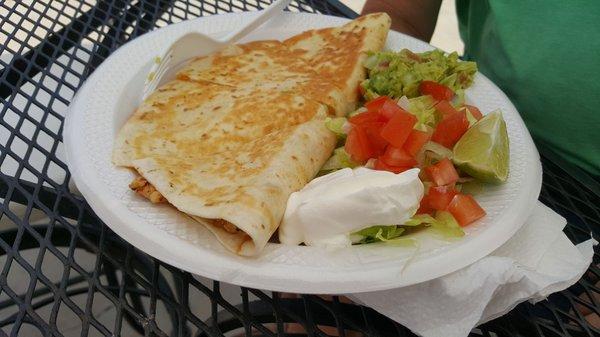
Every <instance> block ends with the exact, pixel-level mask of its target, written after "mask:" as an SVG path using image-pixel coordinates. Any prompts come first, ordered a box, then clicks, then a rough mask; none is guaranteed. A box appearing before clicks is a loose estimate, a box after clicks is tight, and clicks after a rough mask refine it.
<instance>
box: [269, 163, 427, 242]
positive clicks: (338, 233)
mask: <svg viewBox="0 0 600 337" xmlns="http://www.w3.org/2000/svg"><path fill="white" fill-rule="evenodd" d="M422 197H423V183H422V182H421V180H420V179H419V169H411V170H408V171H405V172H402V173H400V174H394V173H392V172H387V171H377V170H372V169H368V168H364V167H359V168H356V169H350V168H345V169H342V170H339V171H336V172H333V173H330V174H328V175H325V176H322V177H319V178H316V179H313V180H312V181H311V182H310V183H308V184H307V185H306V186H305V187H304V188H303V189H302V190H300V191H298V192H294V193H292V195H291V196H290V198H289V199H288V203H287V208H286V210H285V214H284V216H283V221H282V223H281V226H279V241H280V242H281V243H283V244H289V245H298V244H300V243H302V242H304V243H305V244H307V245H309V246H322V247H347V246H350V245H351V244H352V241H351V240H350V234H351V233H354V232H356V231H358V230H361V229H363V228H367V227H370V226H375V225H392V224H401V223H403V222H405V221H406V220H408V219H409V218H410V217H412V216H413V215H414V214H415V212H416V211H417V209H418V208H419V202H420V201H421V198H422Z"/></svg>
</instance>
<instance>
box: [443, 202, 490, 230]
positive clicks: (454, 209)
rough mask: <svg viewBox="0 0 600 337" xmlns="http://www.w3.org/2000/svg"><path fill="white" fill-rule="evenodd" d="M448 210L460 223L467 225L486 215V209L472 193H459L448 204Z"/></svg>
mask: <svg viewBox="0 0 600 337" xmlns="http://www.w3.org/2000/svg"><path fill="white" fill-rule="evenodd" d="M448 211H449V212H450V213H452V215H453V216H454V218H455V219H456V221H458V224H459V225H461V226H463V227H464V226H466V225H468V224H471V223H472V222H473V221H475V220H478V219H481V218H483V217H484V216H485V211H484V210H483V208H481V206H479V204H478V203H477V201H476V200H475V199H474V198H473V197H472V196H470V195H467V194H457V195H455V196H454V198H452V201H451V202H450V204H449V205H448Z"/></svg>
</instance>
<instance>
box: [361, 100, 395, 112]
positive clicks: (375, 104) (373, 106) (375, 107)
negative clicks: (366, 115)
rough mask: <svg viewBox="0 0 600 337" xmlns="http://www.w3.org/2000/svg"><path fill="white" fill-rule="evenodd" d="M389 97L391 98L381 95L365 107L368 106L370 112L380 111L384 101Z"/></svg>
mask: <svg viewBox="0 0 600 337" xmlns="http://www.w3.org/2000/svg"><path fill="white" fill-rule="evenodd" d="M389 99H390V98H389V97H387V96H379V97H377V98H375V99H373V100H370V101H368V102H367V103H365V108H367V110H369V112H377V113H378V112H379V110H380V109H381V107H382V106H383V103H385V102H386V101H387V100H389Z"/></svg>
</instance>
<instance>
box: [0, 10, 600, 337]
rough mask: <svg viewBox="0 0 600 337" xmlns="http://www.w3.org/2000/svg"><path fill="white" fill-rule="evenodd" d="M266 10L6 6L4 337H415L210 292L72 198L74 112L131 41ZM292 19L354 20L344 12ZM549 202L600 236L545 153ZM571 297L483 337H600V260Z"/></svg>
mask: <svg viewBox="0 0 600 337" xmlns="http://www.w3.org/2000/svg"><path fill="white" fill-rule="evenodd" d="M268 3H269V1H257V0H229V1H222V0H210V1H200V0H189V1H175V0H155V1H149V0H106V1H103V0H97V1H94V0H44V1H35V0H29V1H11V0H4V1H0V43H1V46H0V109H1V110H0V217H1V218H0V230H1V231H0V261H1V263H2V271H1V272H0V290H1V292H0V335H11V336H141V335H143V336H304V335H308V336H385V337H389V336H413V334H412V333H410V331H408V330H407V329H406V328H404V327H402V326H401V325H399V324H397V323H394V322H393V321H391V320H389V319H387V318H386V317H384V316H382V315H379V314H378V313H376V312H375V311H373V310H371V309H369V308H365V307H361V306H358V305H354V304H350V303H347V302H346V301H344V300H343V299H340V298H338V297H318V296H308V295H293V296H291V295H288V294H279V293H271V292H266V291H260V290H255V289H245V288H239V287H235V286H232V285H228V284H222V283H219V282H215V281H211V280H207V279H203V278H200V277H196V276H193V275H191V274H189V273H186V272H183V271H181V270H178V269H176V268H174V267H171V266H169V265H166V264H164V263H162V262H160V261H158V260H156V259H154V258H152V257H149V256H148V255H146V254H144V253H142V252H140V251H139V250H137V249H135V248H133V247H132V246H131V245H129V244H128V243H127V242H125V241H123V240H122V239H121V238H119V237H118V236H117V235H115V234H114V233H113V232H112V231H111V230H110V229H109V228H108V227H106V225H104V224H103V223H102V221H101V220H100V219H99V218H98V217H97V216H95V215H94V213H93V211H92V210H91V208H90V206H89V205H88V204H87V203H86V201H85V200H84V199H83V198H82V197H80V196H79V195H78V194H74V193H72V191H73V188H72V186H70V175H69V170H68V168H67V166H66V165H65V162H64V154H63V143H62V136H61V134H62V130H63V121H64V115H65V113H66V108H67V106H68V104H69V102H70V100H71V99H72V97H73V95H74V93H75V92H76V91H77V89H78V87H79V86H80V85H81V84H82V82H83V81H84V80H85V79H86V77H87V76H89V74H90V73H92V72H93V71H94V69H95V68H96V67H97V66H98V65H99V64H100V63H101V62H102V61H103V60H104V59H105V58H106V57H107V56H108V55H110V54H111V53H112V52H113V51H114V50H116V49H117V48H118V47H119V46H121V45H123V44H124V43H126V42H127V41H129V40H131V39H133V38H135V37H137V36H139V35H142V34H144V33H145V32H147V31H149V30H152V29H154V28H157V27H162V26H165V25H168V24H171V23H175V22H179V21H182V20H186V19H191V18H195V17H198V16H205V15H214V14H218V13H225V12H233V11H250V10H257V9H259V8H263V7H265V6H266V5H268ZM289 10H292V11H306V12H318V13H323V14H329V15H338V16H346V17H354V16H356V13H354V12H352V11H351V10H350V9H348V8H347V7H345V6H344V5H343V4H341V3H339V2H337V1H316V0H315V1H312V0H302V1H300V0H298V1H297V2H294V3H293V4H292V5H291V6H290V8H289ZM542 157H543V158H542V162H543V166H544V183H543V188H542V194H541V200H542V201H543V202H544V203H545V204H546V205H548V206H550V207H551V208H553V209H554V210H555V211H557V212H558V213H560V214H562V215H564V216H565V217H566V218H567V219H568V221H569V224H568V226H567V227H566V229H565V232H566V233H567V235H568V236H569V238H570V239H571V240H572V241H573V242H576V243H577V242H581V241H584V240H586V239H588V238H589V235H590V232H592V233H594V235H595V236H596V237H597V236H598V234H599V231H600V222H599V221H600V187H599V186H600V185H599V184H598V181H597V180H595V179H593V178H590V177H589V176H586V175H585V173H583V172H581V171H580V170H578V169H577V168H575V167H572V166H570V165H567V164H566V163H563V162H562V161H561V160H560V159H558V157H555V156H554V155H552V153H551V152H549V151H545V150H544V151H542ZM598 253H599V251H598V248H596V254H595V256H594V263H593V264H592V266H591V267H590V269H589V270H588V272H587V273H586V274H585V275H584V276H583V278H582V279H581V280H580V281H579V282H578V283H577V284H576V285H574V286H572V287H571V288H569V289H567V290H565V291H563V292H561V293H557V294H554V295H552V296H550V298H549V299H548V300H547V301H543V302H540V303H538V304H536V305H532V304H529V303H523V304H521V305H519V306H518V307H517V308H515V309H514V310H513V311H512V312H510V313H509V314H507V315H505V316H503V317H501V318H499V319H496V320H494V321H491V322H489V323H486V324H483V325H482V326H479V327H478V328H476V329H474V330H473V331H472V333H471V335H472V336H525V337H531V336H599V335H600V316H599V315H600V287H599V283H598V282H599V280H600V269H599V268H598V267H597V266H596V265H597V264H598V263H599V262H600V255H599V254H598Z"/></svg>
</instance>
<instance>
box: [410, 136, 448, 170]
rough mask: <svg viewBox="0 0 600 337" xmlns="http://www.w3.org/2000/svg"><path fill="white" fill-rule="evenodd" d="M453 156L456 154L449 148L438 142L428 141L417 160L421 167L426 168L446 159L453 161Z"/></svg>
mask: <svg viewBox="0 0 600 337" xmlns="http://www.w3.org/2000/svg"><path fill="white" fill-rule="evenodd" d="M453 156H454V153H452V150H450V149H449V148H447V147H445V146H443V145H440V144H438V143H436V142H433V141H428V142H427V143H425V145H423V147H422V148H421V150H420V151H419V153H417V155H416V157H415V159H416V160H417V162H418V163H419V166H420V167H426V166H429V165H431V164H435V163H437V162H438V161H440V160H442V159H444V158H448V159H452V157H453Z"/></svg>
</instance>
